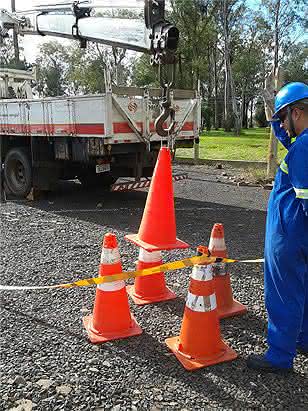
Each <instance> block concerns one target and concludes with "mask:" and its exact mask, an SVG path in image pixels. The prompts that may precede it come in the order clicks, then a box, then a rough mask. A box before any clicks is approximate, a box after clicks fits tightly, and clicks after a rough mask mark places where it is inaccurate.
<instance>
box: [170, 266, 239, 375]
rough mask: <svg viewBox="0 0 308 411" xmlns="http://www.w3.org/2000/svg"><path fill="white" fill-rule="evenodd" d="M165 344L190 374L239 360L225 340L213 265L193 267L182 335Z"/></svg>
mask: <svg viewBox="0 0 308 411" xmlns="http://www.w3.org/2000/svg"><path fill="white" fill-rule="evenodd" d="M165 341H166V344H167V346H168V347H169V348H170V349H171V351H172V352H173V353H174V354H175V356H176V357H177V358H178V360H179V361H180V362H181V363H182V365H183V366H184V368H186V369H187V370H189V371H193V370H195V369H198V368H203V367H208V366H210V365H214V364H218V363H220V362H225V361H231V360H234V359H235V358H236V357H237V354H236V352H235V351H233V350H232V348H230V347H229V346H228V345H227V344H226V343H225V342H224V341H223V340H222V339H221V335H220V327H219V320H218V315H217V307H216V297H215V290H214V281H213V276H212V270H211V267H210V266H209V265H195V266H194V267H193V270H192V274H191V278H190V285H189V290H188V295H187V299H186V306H185V310H184V317H183V322H182V327H181V332H180V335H179V336H178V337H171V338H167V339H166V340H165Z"/></svg>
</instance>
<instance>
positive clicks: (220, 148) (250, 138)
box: [176, 128, 286, 161]
mask: <svg viewBox="0 0 308 411" xmlns="http://www.w3.org/2000/svg"><path fill="white" fill-rule="evenodd" d="M269 135H270V131H269V129H268V128H252V129H247V130H242V133H241V135H240V136H239V137H236V136H234V134H233V133H232V132H231V133H230V132H229V133H226V132H224V131H223V130H221V129H219V130H213V131H210V132H204V133H202V134H201V135H200V148H199V153H200V154H199V157H200V158H206V159H221V160H254V161H262V160H263V161H266V159H267V151H268V143H269ZM278 150H279V151H278V157H279V159H282V158H284V156H285V154H286V150H285V149H284V147H283V146H282V145H281V144H279V149H278ZM193 155H194V154H193V149H183V148H179V149H177V151H176V156H177V157H185V158H192V157H193Z"/></svg>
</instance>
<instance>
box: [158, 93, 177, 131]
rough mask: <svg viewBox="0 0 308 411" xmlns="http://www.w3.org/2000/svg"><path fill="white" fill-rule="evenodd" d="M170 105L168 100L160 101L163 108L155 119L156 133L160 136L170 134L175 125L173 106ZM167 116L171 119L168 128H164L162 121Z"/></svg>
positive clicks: (163, 121)
mask: <svg viewBox="0 0 308 411" xmlns="http://www.w3.org/2000/svg"><path fill="white" fill-rule="evenodd" d="M170 105H171V104H170V101H163V102H162V103H161V106H162V108H163V110H162V112H161V114H160V115H159V116H158V117H157V119H156V120H155V130H156V133H157V134H158V135H159V136H161V137H168V136H169V135H170V134H172V133H173V132H174V128H175V125H176V122H175V110H174V108H173V107H170ZM169 117H170V120H171V123H170V126H169V127H168V128H164V123H165V121H166V120H167V119H168V118H169Z"/></svg>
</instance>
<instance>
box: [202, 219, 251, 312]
mask: <svg viewBox="0 0 308 411" xmlns="http://www.w3.org/2000/svg"><path fill="white" fill-rule="evenodd" d="M209 251H210V253H211V255H212V256H215V257H223V258H228V253H227V248H226V243H225V235H224V226H223V225H222V224H214V226H213V229H212V233H211V238H210V243H209ZM212 270H213V275H214V282H215V292H216V298H217V311H218V316H219V318H227V317H233V316H235V315H242V314H245V313H246V312H247V308H246V307H245V306H244V305H243V304H241V303H239V302H238V301H236V300H234V299H233V295H232V288H231V282H230V274H229V273H228V272H227V270H226V264H225V263H215V264H212Z"/></svg>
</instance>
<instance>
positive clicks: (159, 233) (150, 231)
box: [125, 147, 189, 251]
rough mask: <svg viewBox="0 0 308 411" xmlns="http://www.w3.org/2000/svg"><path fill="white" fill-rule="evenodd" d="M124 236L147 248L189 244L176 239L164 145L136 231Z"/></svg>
mask: <svg viewBox="0 0 308 411" xmlns="http://www.w3.org/2000/svg"><path fill="white" fill-rule="evenodd" d="M125 238H127V239H128V240H129V241H132V242H133V243H134V244H137V245H138V246H139V247H142V248H144V249H145V250H147V251H160V250H173V249H175V248H187V247H189V245H188V244H186V243H184V242H183V241H181V240H178V239H177V238H176V224H175V212H174V198H173V184H172V167H171V154H170V150H169V149H168V148H167V147H162V148H161V149H160V152H159V155H158V158H157V162H156V166H155V169H154V172H153V177H152V181H151V185H150V188H149V193H148V196H147V201H146V205H145V208H144V212H143V216H142V220H141V224H140V228H139V231H138V234H129V235H126V236H125Z"/></svg>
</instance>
